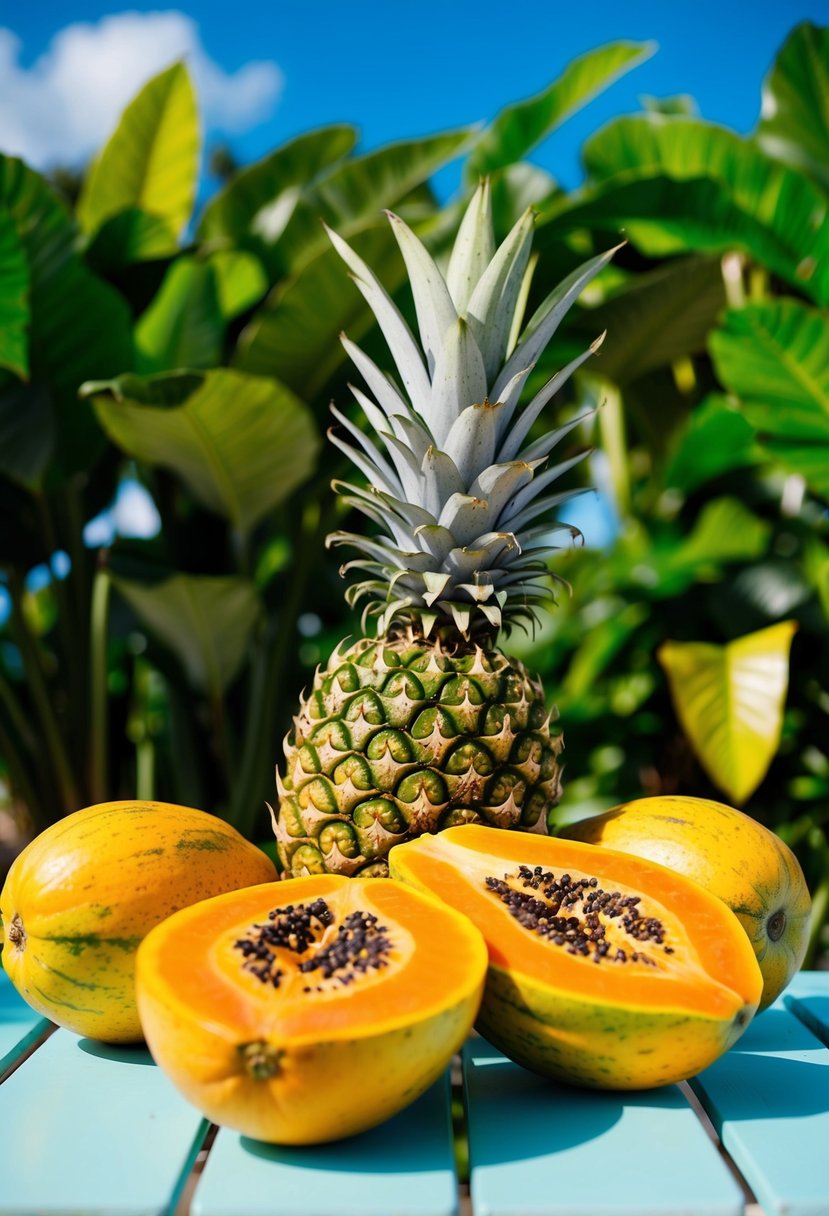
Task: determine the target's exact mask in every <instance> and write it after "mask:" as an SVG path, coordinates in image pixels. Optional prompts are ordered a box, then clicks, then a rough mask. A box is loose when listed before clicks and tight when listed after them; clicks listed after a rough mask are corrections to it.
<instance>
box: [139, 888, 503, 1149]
mask: <svg viewBox="0 0 829 1216" xmlns="http://www.w3.org/2000/svg"><path fill="white" fill-rule="evenodd" d="M318 898H323V899H325V900H326V901H327V903H328V906H329V907H330V908H331V909H333V910H334V912H335V915H336V921H335V923H334V925H333V927H332V929H331V932H332V933H334V932H335V931H336V930H337V928H338V926H339V925H341V924H342V923H343V920H344V917H345V915H346V914H347V913H348V912H349V911H350V910H354V909H356V908H359V909H361V910H363V911H367V912H369V913H370V914H373V915H376V916H377V917H378V923H379V924H381V925H383V926H385V927H387V928H388V929H389V933H390V935H391V939H392V941H393V942H394V948H393V952H392V954H391V955H390V956H389V963H388V965H387V966H386V967H384V968H383V969H381V970H379V971H378V972H377V973H376V974H375V975H369V976H367V977H365V976H359V977H357V979H356V980H355V982H353V983H351V984H349V985H347V986H345V985H344V986H342V987H337V986H335V987H334V988H333V989H332V988H331V987H330V986H329V987H328V988H327V989H326V986H325V984H324V983H323V985H322V986H323V988H324V989H325V991H323V992H322V993H318V991H317V990H316V988H315V987H314V985H315V981H314V980H313V979H312V980H310V981H309V980H306V979H305V977H304V974H303V973H301V972H299V971H296V972H292V973H291V974H290V975H289V976H288V978H287V980H285V979H283V980H282V981H281V982H280V985H279V986H278V987H276V988H273V987H272V986H270V985H269V984H263V983H261V982H260V981H258V980H257V979H256V978H255V977H254V976H251V975H250V973H249V972H247V971H245V969H244V968H243V967H242V966H241V965H240V960H239V958H238V955H235V954H234V951H233V943H234V942H235V941H238V940H239V938H240V936H243V935H244V932H245V929H246V927H249V926H251V925H256V924H262V923H264V922H267V920H268V913H269V910H273V909H276V908H285V907H286V906H287V905H293V906H294V907H296V906H298V905H304V906H307V905H308V903H309V902H311V901H313V900H315V899H318ZM486 962H487V956H486V947H485V945H484V942H483V939H482V937H481V935H480V933H479V932H478V930H477V929H476V928H475V927H474V925H472V924H471V923H470V922H469V921H467V920H466V918H465V917H462V916H459V915H458V914H457V913H455V912H453V911H452V910H451V909H450V908H448V907H446V906H445V905H443V904H441V903H440V902H439V901H438V900H436V899H434V898H433V897H432V896H429V895H428V894H426V895H422V894H420V893H418V892H414V891H410V890H407V889H406V888H403V887H401V886H399V885H398V884H396V883H392V882H391V880H389V879H382V878H372V879H365V880H360V879H357V878H354V879H348V878H345V877H343V876H341V875H332V874H325V875H314V876H309V877H307V878H297V879H289V880H285V881H282V882H279V883H276V884H274V885H273V886H266V887H256V888H252V889H251V890H249V891H239V892H234V893H231V894H229V895H223V896H219V897H217V898H216V899H210V900H206V901H204V902H203V903H201V904H199V905H197V906H195V907H192V908H188V909H185V910H184V911H182V912H179V913H177V914H176V915H175V916H173V917H170V918H169V919H168V920H167V921H165V922H164V923H163V924H161V925H159V926H158V927H157V928H156V929H154V930H153V931H152V932H151V933H150V934H148V935H147V937H146V939H145V940H144V942H143V943H142V945H141V947H140V948H139V951H138V958H137V965H136V986H137V991H138V1006H139V1010H140V1012H141V1019H142V1024H143V1026H144V1030H145V1033H146V1038H147V1043H148V1046H149V1048H150V1051H151V1053H152V1055H153V1058H154V1059H155V1060H156V1062H157V1063H158V1064H159V1065H160V1067H161V1068H162V1069H163V1070H164V1071H165V1072H166V1073H167V1075H168V1076H169V1077H170V1079H171V1080H172V1082H173V1084H174V1085H175V1086H176V1087H177V1088H178V1089H179V1090H180V1092H181V1093H182V1094H183V1095H184V1096H185V1097H186V1098H187V1099H188V1100H189V1101H190V1102H192V1103H193V1105H194V1106H196V1107H197V1108H198V1109H199V1110H201V1111H202V1113H203V1114H205V1115H206V1116H207V1118H209V1119H211V1120H213V1121H214V1122H216V1123H219V1124H220V1125H222V1126H225V1127H231V1128H234V1129H235V1130H237V1131H239V1132H241V1133H242V1134H244V1135H248V1136H252V1137H255V1138H256V1139H259V1140H265V1141H269V1142H271V1143H278V1144H285V1145H302V1144H318V1143H323V1142H326V1141H330V1140H336V1139H340V1138H341V1137H344V1136H350V1135H353V1134H356V1133H358V1132H361V1131H365V1130H367V1129H368V1128H370V1127H373V1126H375V1125H376V1124H378V1123H380V1122H382V1121H384V1120H385V1119H388V1118H390V1117H391V1116H392V1115H394V1114H396V1113H397V1112H398V1111H399V1110H401V1109H402V1108H403V1107H405V1106H407V1105H408V1104H409V1103H411V1102H413V1101H414V1100H415V1099H416V1098H417V1097H419V1096H420V1094H422V1093H423V1092H425V1090H426V1089H428V1087H429V1086H430V1085H431V1084H432V1083H433V1082H434V1081H436V1080H437V1079H438V1077H440V1076H441V1074H442V1073H443V1071H444V1069H445V1068H446V1067H447V1065H448V1063H449V1061H450V1060H451V1057H452V1055H453V1054H454V1052H455V1051H457V1050H458V1048H459V1047H460V1045H461V1044H462V1043H463V1041H464V1039H465V1038H466V1036H467V1035H468V1033H469V1031H470V1029H471V1027H472V1023H473V1021H474V1019H475V1016H476V1014H477V1011H478V1007H479V1005H480V1000H481V995H482V991H483V984H484V976H485V973H486ZM335 984H336V981H335ZM306 985H308V987H310V988H312V989H313V990H312V991H310V992H309V991H308V987H306Z"/></svg>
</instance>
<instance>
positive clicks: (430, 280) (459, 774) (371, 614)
mask: <svg viewBox="0 0 829 1216" xmlns="http://www.w3.org/2000/svg"><path fill="white" fill-rule="evenodd" d="M388 218H389V222H390V223H391V225H392V228H393V231H394V234H395V236H396V238H397V241H398V243H399V245H400V250H401V253H402V255H403V259H404V262H405V265H406V269H407V272H408V276H409V281H410V286H411V291H412V295H413V298H414V305H415V311H416V315H417V325H418V330H419V334H420V342H419V344H418V342H417V340H416V339H415V337H414V336H413V334H412V332H411V330H410V328H409V326H408V325H407V323H406V322H405V320H404V319H403V317H402V316H401V315H400V313H399V312H398V310H397V308H396V306H395V305H394V303H393V302H392V300H391V299H390V298H389V296H388V295H387V294H386V292H385V291H384V289H383V288H382V287H381V285H380V283H379V282H378V280H377V279H376V277H375V276H374V274H373V273H372V272H371V270H370V269H369V268H368V267H367V266H366V265H365V263H364V262H363V261H362V260H361V259H360V258H359V257H358V256H357V255H356V253H355V252H354V251H353V250H352V249H351V248H350V247H349V246H348V245H347V244H346V243H345V241H343V240H342V239H341V238H340V237H339V236H337V235H336V234H335V233H333V232H332V233H329V235H330V238H331V240H332V242H333V244H334V247H335V248H336V250H337V252H338V253H339V254H340V256H341V257H342V259H343V261H344V262H345V264H346V266H347V267H348V269H349V271H350V272H351V275H352V277H353V279H354V281H355V283H356V285H357V287H358V288H359V290H360V291H361V292H362V294H363V296H364V297H365V299H366V300H367V302H368V304H369V306H370V307H371V309H372V311H373V312H374V314H375V317H376V319H377V322H378V324H379V326H380V329H381V331H382V333H383V336H384V338H385V340H386V343H387V345H388V348H389V351H390V353H391V357H392V359H393V361H394V364H395V366H396V369H397V375H398V377H399V380H398V381H395V380H393V379H392V378H390V377H389V376H387V375H386V374H384V372H383V371H381V370H380V368H378V367H377V365H376V364H375V363H374V362H372V360H371V359H369V358H368V357H367V356H366V355H365V354H364V353H363V352H362V351H361V350H360V349H359V348H358V347H357V346H355V345H354V344H353V343H352V342H350V341H349V340H348V339H347V338H346V337H344V338H343V343H344V345H345V348H346V351H347V352H348V354H349V356H350V358H351V360H352V361H353V363H354V364H355V365H356V367H357V369H358V371H359V373H360V375H361V377H362V379H363V381H364V382H365V384H366V386H367V388H368V390H369V392H368V393H366V392H365V391H363V390H362V389H361V388H358V387H354V388H353V389H352V391H353V393H354V396H355V398H356V400H357V402H358V403H359V405H360V407H361V408H362V410H363V412H364V414H365V417H366V419H367V421H368V423H369V427H370V433H363V432H362V431H361V430H360V429H359V428H358V427H356V426H354V425H353V424H352V423H351V422H350V421H349V419H348V418H346V417H345V416H344V415H343V414H342V413H340V412H339V411H338V410H337V409H336V408H335V407H334V406H332V412H333V413H334V415H335V417H336V419H337V421H338V422H339V424H340V426H341V428H342V430H341V431H334V432H332V434H331V439H332V440H333V442H334V443H335V444H336V445H337V446H338V447H339V448H341V449H342V451H343V452H345V453H346V454H347V456H348V457H349V458H350V460H351V461H352V462H353V464H354V465H355V466H356V468H357V469H358V470H359V471H360V472H361V473H362V474H363V475H364V477H365V479H366V481H367V483H368V484H367V486H365V487H364V486H362V485H359V486H358V485H351V484H348V483H335V484H334V489H335V490H336V491H337V492H339V493H341V494H342V495H343V496H344V498H345V501H346V502H347V503H348V504H349V505H350V506H351V507H353V508H356V509H357V510H358V511H360V512H362V513H363V514H364V515H366V516H367V517H368V518H369V519H370V520H372V521H373V522H374V523H375V524H376V525H377V526H378V528H379V535H374V536H371V537H368V536H360V535H356V534H353V533H348V532H338V533H335V534H333V535H332V536H330V537H329V543H333V544H336V545H348V546H350V547H351V548H352V549H353V550H356V552H357V554H358V557H357V558H356V559H355V560H353V561H350V562H348V563H347V565H346V566H344V567H343V572H348V571H350V570H359V571H360V572H361V573H362V575H363V576H364V577H363V579H362V581H358V582H356V583H354V584H352V585H351V586H350V587H349V590H348V592H347V598H348V600H349V603H351V604H354V603H356V602H358V601H364V612H363V622H364V625H365V622H366V621H367V620H368V619H369V618H376V621H377V636H376V637H362V638H360V640H359V641H357V642H356V643H353V644H350V645H349V644H348V640H346V641H344V642H342V643H340V645H339V646H338V647H337V648H336V650H335V651H334V654H333V655H332V657H331V659H330V661H329V663H328V665H327V668H326V670H324V671H320V670H318V671H317V674H316V677H315V679H314V683H313V687H312V688H311V691H310V693H309V694H308V696H307V697H304V698H303V700H302V703H301V705H300V710H299V713H298V715H297V716H296V718H295V719H294V727H293V730H292V731H291V732H290V734H289V735H288V738H287V739H286V741H285V767H284V777H283V776H281V775H280V773H279V771H278V770H277V793H278V799H279V805H278V809H277V811H276V812H275V813H274V812H272V814H273V818H274V828H275V832H276V838H277V848H278V854H279V860H280V863H281V866H282V868H283V870H284V871H285V873H286V874H294V875H301V874H305V873H308V872H311V873H316V872H318V871H322V870H329V871H336V872H338V873H341V874H349V875H351V874H356V873H357V872H359V873H360V874H361V875H372V874H385V873H387V864H386V856H387V854H388V852H389V849H390V848H391V847H392V846H393V845H395V844H397V843H398V842H400V841H404V840H408V839H410V838H411V837H412V836H417V835H420V834H421V833H422V832H435V831H438V830H439V829H442V828H445V827H449V826H450V825H452V824H459V823H469V822H483V823H488V824H494V825H497V826H498V827H503V828H521V829H525V830H527V831H532V832H546V831H547V812H548V810H549V809H550V808H551V807H552V806H554V805H555V804H556V802H557V801H558V799H559V796H560V790H561V785H560V776H559V759H558V758H559V753H560V750H561V747H562V740H561V737H560V735H559V733H558V731H557V730H556V728H555V725H554V724H551V715H550V714H549V713H548V711H547V709H546V707H545V701H544V694H543V690H542V688H541V685H540V683H539V681H538V680H537V679H534V678H533V677H532V676H531V675H530V674H529V673H528V672H527V671H526V669H525V668H524V666H523V665H522V664H521V663H520V662H518V661H517V660H516V659H513V658H510V657H508V656H507V655H506V654H504V653H503V652H502V651H501V650H500V649H498V648H497V646H496V638H497V635H498V633H499V631H500V630H502V629H504V630H507V631H508V630H509V628H510V627H511V626H512V625H514V624H516V623H517V622H521V621H522V620H523V621H524V622H525V623H526V622H530V623H532V622H533V621H534V619H535V615H536V614H535V608H536V607H537V606H538V605H539V604H541V603H543V602H544V601H545V600H546V599H549V598H551V597H552V594H553V593H552V585H551V584H552V580H551V577H550V574H549V572H548V568H547V562H548V558H549V556H550V555H551V553H552V552H553V550H554V549H555V548H558V546H557V545H556V544H555V540H556V539H557V536H558V534H561V533H566V534H570V535H573V534H574V533H575V532H576V530H575V529H573V528H572V527H570V526H569V525H565V524H561V523H558V524H556V523H554V522H551V521H550V518H549V517H550V513H551V512H552V511H553V509H554V508H555V507H557V506H558V505H559V504H560V503H561V502H562V501H564V500H565V499H566V498H568V497H570V493H572V492H568V491H561V490H557V489H556V487H555V483H556V482H557V481H558V479H559V478H560V477H561V476H562V474H564V473H565V472H566V471H567V470H568V469H569V468H571V467H572V465H573V464H574V463H576V461H577V460H579V459H581V456H576V457H575V458H571V459H567V460H563V461H561V462H559V463H556V462H555V459H554V458H552V453H553V452H554V450H555V448H556V446H557V444H558V443H559V442H560V441H561V440H562V439H563V437H564V436H565V435H566V434H567V432H568V431H569V430H570V429H571V428H572V427H573V426H575V423H570V424H569V425H568V426H564V427H560V428H558V429H555V430H551V431H548V432H547V433H546V434H544V435H542V436H541V437H540V438H534V439H530V430H531V428H532V426H533V424H534V423H535V422H536V420H537V419H538V417H539V415H540V414H541V411H542V410H543V408H544V406H545V405H546V404H547V402H548V401H549V400H550V398H551V397H552V396H553V394H554V393H555V392H556V390H557V389H558V388H560V387H561V385H562V384H563V383H564V382H565V380H566V379H567V378H568V376H569V375H570V374H571V373H572V372H573V371H574V370H575V369H576V368H577V367H578V366H579V365H580V364H581V363H582V362H584V360H585V359H587V358H588V357H589V356H590V355H591V354H592V353H593V352H595V351H596V349H597V348H598V346H599V344H600V342H601V338H599V339H597V340H596V341H595V342H594V343H593V344H592V345H591V346H590V348H589V349H588V350H586V351H585V352H584V353H583V354H582V355H580V356H579V357H578V358H576V359H574V360H573V362H572V363H570V364H569V365H568V366H567V367H565V368H563V369H562V370H561V371H560V372H558V373H557V374H556V375H555V376H553V378H552V379H551V380H549V381H548V382H547V383H546V384H545V385H544V387H543V388H541V390H540V391H539V392H538V393H537V394H536V395H535V396H534V397H533V398H532V399H531V400H530V401H529V402H527V403H526V404H525V405H523V407H522V406H521V405H520V403H519V398H520V397H521V392H522V389H523V387H524V384H525V382H526V380H527V378H528V377H529V375H530V373H531V371H532V369H533V366H534V364H535V361H536V359H537V358H538V356H539V354H540V353H541V351H542V350H543V349H544V348H545V346H546V345H547V343H548V342H549V340H550V338H551V337H552V335H553V333H554V332H555V330H556V327H557V326H558V324H559V322H560V321H561V318H562V317H563V316H564V314H565V312H566V311H567V309H568V308H569V307H570V305H571V304H572V303H573V301H574V300H575V299H576V297H577V296H578V294H579V292H580V291H581V289H582V288H583V287H584V286H585V284H586V283H588V282H589V281H590V280H591V279H592V278H593V277H594V275H596V274H597V273H598V272H599V271H600V270H601V269H602V267H603V266H604V265H605V264H606V263H607V261H608V260H609V259H610V257H611V256H612V253H613V250H610V251H609V252H607V253H605V254H602V255H600V256H598V257H594V258H593V259H592V260H591V261H589V262H587V263H585V264H584V265H583V266H581V267H579V269H577V270H576V271H574V272H573V273H572V274H571V275H570V276H569V277H568V278H566V279H565V280H564V281H563V282H562V283H561V284H560V285H559V286H558V287H557V288H555V290H554V291H553V292H552V293H551V294H550V295H549V296H548V297H547V298H546V299H545V300H544V302H543V304H542V305H541V306H540V308H539V309H538V311H537V312H536V313H535V315H534V316H533V317H532V319H531V320H530V322H529V324H528V325H527V326H526V328H525V329H524V330H523V332H521V318H522V311H523V304H524V301H525V299H526V291H527V286H528V280H529V274H530V268H531V262H530V246H531V242H532V226H533V219H532V215H531V213H530V212H529V211H527V212H526V213H525V214H524V215H523V216H522V218H521V219H520V220H519V221H518V223H517V224H516V225H515V227H514V228H513V230H512V231H511V232H510V234H509V235H508V236H507V238H506V239H505V240H504V242H503V244H502V245H501V246H500V247H499V248H498V249H497V250H496V249H495V247H494V238H493V229H492V217H491V209H490V194H489V187H488V184H487V183H486V182H483V183H482V184H481V185H480V186H479V188H478V190H477V191H476V193H475V194H474V196H473V198H472V200H471V203H470V205H469V207H468V209H467V211H466V213H465V215H464V218H463V220H462V222H461V225H460V229H459V231H458V235H457V238H456V240H455V244H454V247H453V250H452V253H451V256H450V259H449V263H448V268H447V272H446V276H445V278H444V276H443V274H442V273H441V271H440V270H439V269H438V267H437V266H436V264H435V262H434V261H433V259H432V257H431V256H430V254H429V253H428V252H427V250H426V249H425V248H424V246H423V245H422V244H421V243H420V241H419V240H418V238H417V237H416V236H415V235H414V234H413V233H412V231H411V230H410V229H409V228H408V227H407V226H406V224H404V223H403V221H402V220H401V219H400V218H399V217H398V216H396V215H393V214H389V216H388Z"/></svg>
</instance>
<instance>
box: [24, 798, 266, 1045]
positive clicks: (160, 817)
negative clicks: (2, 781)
mask: <svg viewBox="0 0 829 1216" xmlns="http://www.w3.org/2000/svg"><path fill="white" fill-rule="evenodd" d="M275 878H276V868H275V866H274V864H273V863H272V862H271V860H270V859H269V858H268V857H267V856H266V854H265V853H263V852H262V850H261V849H258V848H256V847H255V846H254V845H252V844H250V842H249V841H247V840H245V839H244V837H243V836H241V835H240V834H239V833H238V832H237V831H236V830H235V829H234V828H232V827H231V826H230V825H229V824H227V823H225V822H224V820H222V819H218V818H216V817H215V816H214V815H209V814H207V813H206V812H204V811H199V810H196V809H194V808H192V807H183V806H176V805H174V804H171V803H164V802H142V801H135V802H126V801H125V802H107V803H99V804H96V805H95V806H90V807H86V808H84V809H83V810H80V811H76V812H75V813H74V814H72V815H68V816H66V818H65V819H61V820H59V821H58V822H57V823H54V824H52V826H51V827H49V828H47V829H46V830H45V831H44V832H41V834H40V835H39V836H37V837H36V838H35V839H34V840H33V841H31V843H30V844H29V845H27V847H26V848H25V849H24V850H23V852H22V853H20V855H19V856H18V857H17V858H15V860H14V862H13V863H12V866H11V869H10V870H9V873H8V876H7V879H6V882H5V884H4V886H3V891H2V894H0V916H2V921H3V934H4V945H3V966H4V968H5V970H6V971H7V972H8V975H9V978H10V979H11V981H12V983H13V984H14V986H15V988H16V989H17V991H18V992H19V993H20V995H21V996H22V997H23V998H24V1000H26V1001H27V1002H28V1003H29V1005H31V1006H32V1008H33V1009H35V1010H37V1012H38V1013H40V1014H42V1015H43V1016H44V1017H47V1018H50V1019H51V1020H52V1021H53V1022H57V1024H58V1025H59V1026H64V1027H66V1028H67V1029H68V1030H71V1031H74V1033H75V1034H79V1035H85V1036H88V1037H89V1038H93V1039H99V1040H101V1041H103V1042H107V1043H131V1042H139V1041H140V1040H141V1039H142V1037H143V1034H142V1030H141V1023H140V1020H139V1017H138V1009H137V1006H136V1002H135V955H136V951H137V949H138V946H139V945H140V943H141V941H142V939H143V938H144V936H145V935H146V934H147V933H148V932H149V930H150V929H151V928H152V927H153V926H154V925H156V924H158V922H159V921H161V920H163V919H164V918H165V917H166V916H169V915H170V914H171V913H172V912H175V911H177V910H178V909H179V908H183V907H186V906H188V905H189V904H192V903H195V902H196V901H197V900H201V899H205V898H207V897H208V896H211V895H218V894H220V893H222V892H224V891H232V890H235V889H236V888H238V887H242V886H250V885H252V884H255V883H265V882H273V880H274V879H275Z"/></svg>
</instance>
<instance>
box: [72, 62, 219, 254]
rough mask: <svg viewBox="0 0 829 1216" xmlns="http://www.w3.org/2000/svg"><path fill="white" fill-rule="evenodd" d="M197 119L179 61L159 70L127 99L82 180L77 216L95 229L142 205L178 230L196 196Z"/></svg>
mask: <svg viewBox="0 0 829 1216" xmlns="http://www.w3.org/2000/svg"><path fill="white" fill-rule="evenodd" d="M198 159H199V120H198V113H197V110H196V98H195V94H194V92H193V86H192V84H191V82H190V77H189V75H188V73H187V69H186V67H185V66H184V64H183V63H174V64H173V65H172V67H169V68H167V69H165V71H163V72H160V73H159V74H158V75H157V76H154V77H153V79H152V80H150V81H148V82H147V84H145V85H144V87H143V88H142V89H141V90H140V92H139V93H138V94H137V95H136V97H135V98H134V99H133V100H132V101H131V102H130V103H129V105H128V106H127V108H126V109H125V110H124V113H123V114H122V115H121V121H120V122H119V123H118V126H117V127H116V129H115V131H114V132H113V134H112V135H111V136H110V138H109V141H108V142H107V143H106V144H105V145H104V148H103V151H102V152H101V154H100V156H99V157H98V159H97V160H96V161H95V163H94V165H93V166H92V169H91V170H90V172H89V175H88V177H87V179H86V181H85V182H84V187H83V190H82V192H81V197H80V199H79V201H78V221H79V222H80V224H81V227H82V228H84V229H85V230H86V231H87V232H89V233H93V232H95V231H96V229H98V228H99V227H100V226H101V224H102V223H103V222H104V220H107V219H109V217H110V216H112V215H116V214H117V213H118V212H119V211H125V210H126V209H127V208H136V207H137V208H140V209H141V210H142V211H144V212H146V213H147V214H148V215H151V216H155V217H156V218H157V219H161V220H164V221H165V222H166V223H167V225H168V226H169V228H170V231H171V233H172V234H173V235H174V236H178V235H179V233H180V232H181V230H182V229H183V228H184V225H185V224H186V223H187V221H188V220H189V218H190V212H191V211H192V208H193V201H194V199H195V197H196V182H197V178H198Z"/></svg>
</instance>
